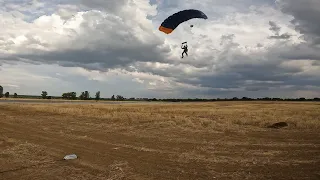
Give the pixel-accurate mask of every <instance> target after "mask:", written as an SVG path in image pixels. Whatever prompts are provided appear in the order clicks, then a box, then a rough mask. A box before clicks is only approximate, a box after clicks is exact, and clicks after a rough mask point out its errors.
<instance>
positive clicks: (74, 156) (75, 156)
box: [63, 154, 78, 160]
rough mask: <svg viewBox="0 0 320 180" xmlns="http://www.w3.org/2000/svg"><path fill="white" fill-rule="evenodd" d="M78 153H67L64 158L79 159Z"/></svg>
mask: <svg viewBox="0 0 320 180" xmlns="http://www.w3.org/2000/svg"><path fill="white" fill-rule="evenodd" d="M77 158H78V157H77V155H75V154H69V155H66V156H65V157H64V158H63V159H64V160H71V159H77Z"/></svg>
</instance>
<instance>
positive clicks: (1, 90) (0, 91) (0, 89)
mask: <svg viewBox="0 0 320 180" xmlns="http://www.w3.org/2000/svg"><path fill="white" fill-rule="evenodd" d="M2 97H3V87H2V86H0V98H2Z"/></svg>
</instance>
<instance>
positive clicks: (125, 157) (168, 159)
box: [0, 102, 320, 180]
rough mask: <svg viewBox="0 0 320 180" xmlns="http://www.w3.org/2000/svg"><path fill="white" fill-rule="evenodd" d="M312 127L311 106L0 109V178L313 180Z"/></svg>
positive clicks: (318, 145)
mask: <svg viewBox="0 0 320 180" xmlns="http://www.w3.org/2000/svg"><path fill="white" fill-rule="evenodd" d="M281 121H283V122H287V123H288V126H287V127H284V128H281V129H270V128H266V127H267V126H268V125H271V124H273V123H276V122H281ZM319 128H320V103H273V102H270V103H269V102H259V103H258V102H248V103H244V102H215V103H193V104H192V103H178V104H115V105H102V104H91V105H79V104H77V105H74V104H73V105H72V104H20V103H17V104H0V179H1V180H2V179H3V180H9V179H14V180H16V179H19V180H20V179H47V180H49V179H77V180H78V179H80V180H81V179H110V180H111V179H139V180H140V179H155V180H161V179H164V180H168V179H183V180H187V179H192V180H195V179H226V180H227V179H228V180H232V179H235V180H242V179H243V180H244V179H257V180H258V179H259V180H264V179H268V180H269V179H277V180H281V179H284V180H288V179H296V180H303V179H308V180H309V179H311V180H312V179H315V180H316V179H320V133H319V132H320V129H319ZM72 153H75V154H76V155H78V159H75V160H68V161H66V160H62V159H63V157H64V156H65V155H67V154H72Z"/></svg>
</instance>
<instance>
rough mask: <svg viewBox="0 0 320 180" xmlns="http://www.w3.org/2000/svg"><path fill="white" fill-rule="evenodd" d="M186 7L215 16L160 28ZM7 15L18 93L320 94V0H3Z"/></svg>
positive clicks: (6, 55)
mask: <svg viewBox="0 0 320 180" xmlns="http://www.w3.org/2000/svg"><path fill="white" fill-rule="evenodd" d="M184 9H197V10H201V11H202V12H204V13H205V14H206V15H207V16H208V19H206V20H205V19H191V20H189V21H187V22H184V23H182V24H180V25H179V26H178V27H177V28H176V29H175V30H174V31H173V32H172V33H171V34H165V33H163V32H161V31H159V30H158V28H159V26H160V24H161V23H162V21H163V20H164V19H166V18H167V17H168V16H170V15H172V14H173V13H176V12H178V11H180V10H184ZM0 19H1V21H0V23H1V27H2V28H1V31H0V77H1V78H0V85H2V86H3V87H4V91H5V92H7V91H9V92H10V93H12V94H13V93H18V94H30V95H40V94H41V91H47V92H48V95H52V96H59V95H61V94H62V93H64V92H73V91H75V92H77V93H78V95H79V94H80V92H82V91H86V90H87V91H89V92H90V93H91V96H94V94H95V92H97V91H101V96H102V97H111V96H112V95H113V94H115V95H118V94H119V95H122V96H124V97H128V98H130V97H149V98H153V97H155V98H232V97H240V98H241V97H252V98H257V97H281V98H299V97H306V98H314V97H320V24H319V19H320V1H319V0H303V1H302V0H201V1H193V0H175V1H172V0H117V1H115V0H114V1H113V0H90V1H89V0H50V1H49V0H0ZM190 25H194V26H193V27H192V28H191V27H190ZM184 41H187V42H188V46H189V52H188V54H189V56H188V57H185V58H183V59H182V58H181V53H182V50H181V48H180V46H181V43H182V42H184Z"/></svg>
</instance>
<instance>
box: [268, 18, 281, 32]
mask: <svg viewBox="0 0 320 180" xmlns="http://www.w3.org/2000/svg"><path fill="white" fill-rule="evenodd" d="M269 25H270V26H271V27H270V28H269V30H270V31H272V32H274V34H275V35H279V33H280V30H281V27H279V26H278V25H277V24H276V23H275V22H273V21H269Z"/></svg>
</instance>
